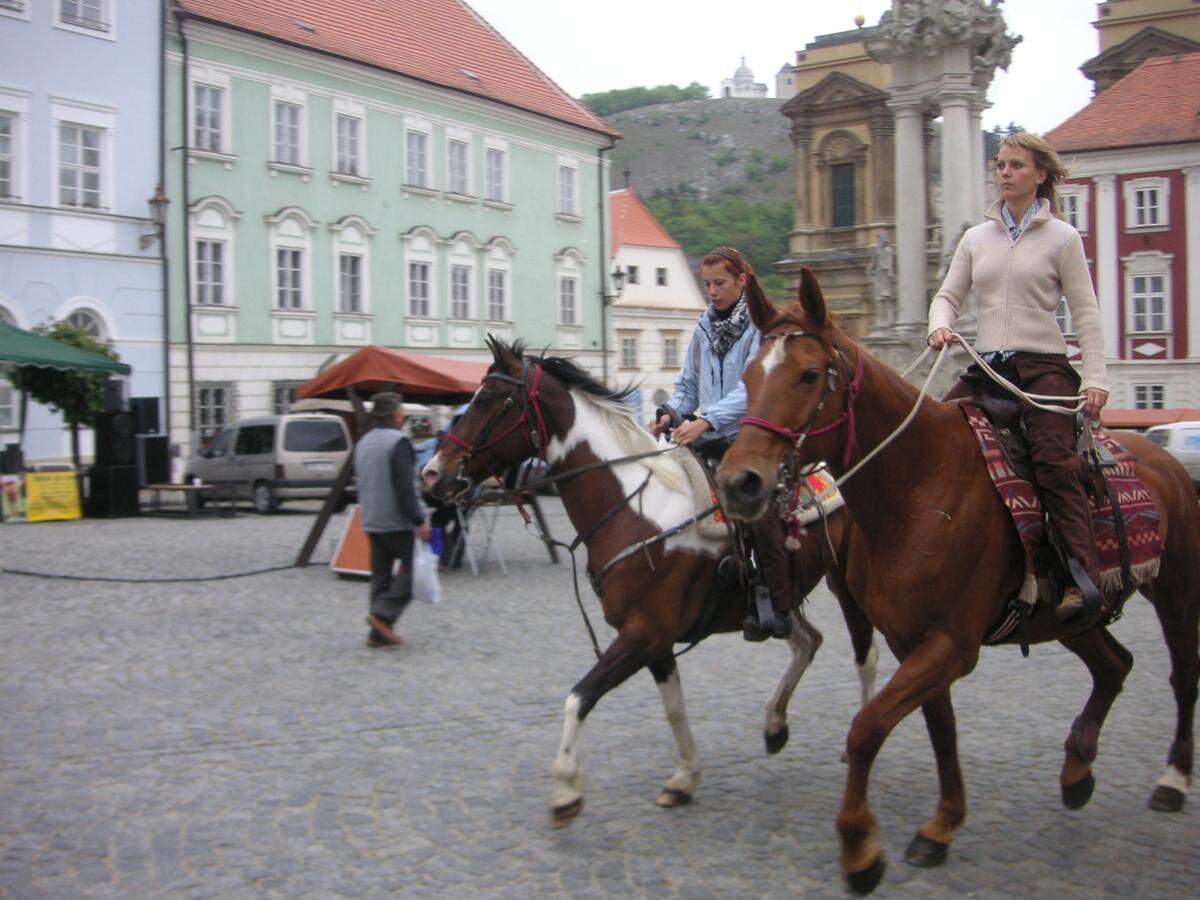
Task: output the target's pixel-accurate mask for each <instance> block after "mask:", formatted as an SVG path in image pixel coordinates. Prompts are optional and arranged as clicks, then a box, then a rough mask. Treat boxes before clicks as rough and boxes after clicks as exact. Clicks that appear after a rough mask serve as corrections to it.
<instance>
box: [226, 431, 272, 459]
mask: <svg viewBox="0 0 1200 900" xmlns="http://www.w3.org/2000/svg"><path fill="white" fill-rule="evenodd" d="M274 446H275V426H274V425H243V426H242V427H241V428H239V429H238V430H237V443H236V444H234V447H233V452H234V453H236V454H237V455H238V456H259V455H261V454H263V453H270V452H271V451H272V449H273V448H274Z"/></svg>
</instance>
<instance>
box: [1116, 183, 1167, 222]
mask: <svg viewBox="0 0 1200 900" xmlns="http://www.w3.org/2000/svg"><path fill="white" fill-rule="evenodd" d="M1123 189H1124V192H1125V230H1126V231H1166V230H1167V229H1168V228H1170V227H1171V180H1170V179H1169V178H1161V177H1153V178H1131V179H1129V180H1128V181H1125V182H1124V183H1123ZM1146 190H1153V191H1157V192H1158V204H1157V210H1158V221H1157V222H1154V223H1152V224H1145V225H1139V224H1138V223H1137V211H1138V192H1139V191H1146Z"/></svg>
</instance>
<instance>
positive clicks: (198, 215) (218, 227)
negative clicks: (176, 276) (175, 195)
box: [189, 196, 241, 310]
mask: <svg viewBox="0 0 1200 900" xmlns="http://www.w3.org/2000/svg"><path fill="white" fill-rule="evenodd" d="M189 216H190V217H191V222H190V225H191V227H190V229H189V230H190V232H191V238H192V240H193V241H213V242H217V243H220V244H222V245H224V248H225V250H224V262H223V266H222V268H223V275H224V284H223V285H222V291H221V293H222V297H223V300H224V302H223V303H221V304H219V305H217V304H201V303H199V297H200V292H199V289H198V287H199V281H200V270H199V258H198V254H197V253H196V250H195V247H194V246H193V247H192V273H191V279H192V291H191V305H192V307H193V308H195V307H197V306H203V308H204V309H222V310H228V309H236V308H237V298H236V297H235V296H234V288H235V286H236V285H237V279H236V278H235V277H234V258H235V257H234V223H235V222H236V221H237V220H238V219H239V218H241V214H240V213H238V212H237V211H236V210H234V208H233V207H232V206H231V205H230V204H229V203H228V202H227V201H226V200H224V199H223V198H221V197H215V196H214V197H204V198H201V199H200V200H198V201H196V203H195V204H193V206H192V209H191V211H190V212H189Z"/></svg>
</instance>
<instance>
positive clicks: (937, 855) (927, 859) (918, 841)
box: [904, 831, 950, 869]
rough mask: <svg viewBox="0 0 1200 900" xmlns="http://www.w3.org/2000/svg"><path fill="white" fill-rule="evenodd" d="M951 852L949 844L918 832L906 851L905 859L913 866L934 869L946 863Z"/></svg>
mask: <svg viewBox="0 0 1200 900" xmlns="http://www.w3.org/2000/svg"><path fill="white" fill-rule="evenodd" d="M949 852H950V845H949V844H943V843H942V842H941V841H935V840H932V839H931V838H927V837H925V835H923V834H921V832H919V831H918V832H917V834H916V836H915V837H914V838H913V839H912V843H911V844H909V845H908V849H907V850H906V851H904V859H905V861H906V862H907V863H908V864H909V865H911V866H918V867H920V868H922V869H934V868H937V867H938V866H940V865H941V864H942V863H944V862H945V861H946V854H947V853H949Z"/></svg>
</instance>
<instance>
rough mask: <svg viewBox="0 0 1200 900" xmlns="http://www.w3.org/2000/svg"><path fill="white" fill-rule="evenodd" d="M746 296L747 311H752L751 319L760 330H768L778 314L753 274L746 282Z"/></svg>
mask: <svg viewBox="0 0 1200 900" xmlns="http://www.w3.org/2000/svg"><path fill="white" fill-rule="evenodd" d="M745 296H746V312H748V313H750V321H751V322H753V323H754V327H755V328H757V329H758V330H759V331H766V330H767V326H768V325H770V323H771V320H772V319H774V318H775V316H776V311H775V306H774V305H773V304H772V303H771V301H770V300H768V299H767V296H766V294H764V293H763V291H762V287H760V286H759V283H758V279H757V278H755V277H754V275H753V274H751V275H750V278H749V279H748V280H747V282H746V292H745Z"/></svg>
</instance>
